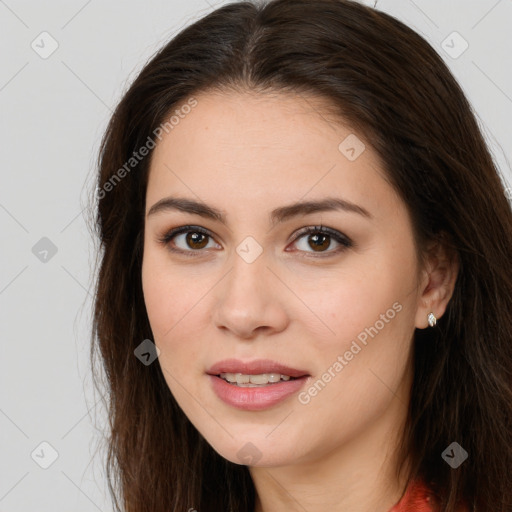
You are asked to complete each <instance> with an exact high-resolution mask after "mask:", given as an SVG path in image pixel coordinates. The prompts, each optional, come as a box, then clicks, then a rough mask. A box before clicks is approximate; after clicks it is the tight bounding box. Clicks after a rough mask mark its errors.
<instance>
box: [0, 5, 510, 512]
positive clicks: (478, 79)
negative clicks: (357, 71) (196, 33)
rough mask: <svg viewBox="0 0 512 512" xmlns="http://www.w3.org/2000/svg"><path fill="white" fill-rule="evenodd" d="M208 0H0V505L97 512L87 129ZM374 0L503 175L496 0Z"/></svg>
mask: <svg viewBox="0 0 512 512" xmlns="http://www.w3.org/2000/svg"><path fill="white" fill-rule="evenodd" d="M224 3H226V2H221V1H216V2H215V1H213V0H208V1H206V0H186V1H185V0H166V1H162V0H149V1H147V0H146V1H142V0H125V1H123V2H121V1H118V2H114V1H111V0H102V1H100V0H89V1H87V0H67V1H60V2H58V1H45V2H37V1H35V0H32V1H23V0H0V56H1V66H0V130H1V131H0V136H1V142H0V148H1V151H0V172H1V186H0V227H1V234H2V250H1V267H0V268H1V270H0V315H1V317H0V328H1V356H0V386H1V387H0V393H1V394H0V432H1V440H0V447H1V454H0V461H1V462H0V464H1V470H0V512H28V511H32V510H37V511H39V512H45V511H51V512H64V511H70V510H73V511H75V512H85V511H96V510H100V511H104V512H107V511H110V510H112V506H111V503H110V498H109V494H108V489H107V487H106V480H105V475H104V470H103V456H104V453H103V452H102V451H101V450H99V451H97V450H96V448H97V446H98V442H99V440H100V439H101V438H102V436H103V434H102V428H104V418H105V411H104V410H103V409H102V407H101V402H99V398H100V397H99V396H98V394H97V393H95V392H94V390H93V388H92V386H91V374H90V368H89V359H88V354H89V345H90V336H89V334H90V323H91V322H90V319H91V304H92V291H91V290H92V288H91V286H92V278H93V276H92V269H93V262H94V259H95V254H94V247H95V245H93V242H92V240H91V238H90V235H89V230H88V228H87V225H86V217H87V209H86V206H87V194H88V193H89V192H90V190H91V183H93V182H94V172H95V161H96V155H97V151H98V145H99V141H100V137H101V135H102V133H103V131H104V129H105V127H106V123H107V121H108V119H109V116H110V114H111V111H112V110H113V108H114V106H115V105H116V103H117V102H118V101H119V99H120V98H121V96H122V94H123V92H124V91H125V90H126V88H127V87H128V85H129V84H130V82H131V81H132V80H133V79H134V77H135V76H136V74H137V72H138V71H139V70H140V69H141V67H142V66H143V65H144V63H145V62H146V61H147V59H148V58H149V57H150V56H151V55H152V54H153V53H154V52H155V51H156V50H157V49H158V48H159V47H160V46H162V44H163V43H164V42H166V41H167V40H169V39H170V38H171V37H172V36H173V35H174V34H175V33H176V32H177V31H178V30H180V29H181V28H183V27H184V26H185V25H188V24H189V23H191V22H193V21H194V20H196V19H198V18H199V17H202V16H203V15H204V14H206V13H207V12H209V11H211V10H212V9H214V8H215V7H218V6H220V5H221V4H224ZM366 3H367V4H368V5H372V6H373V5H374V2H373V1H372V2H370V1H368V2H366ZM377 8H378V9H380V10H383V11H385V12H387V13H389V14H392V15H394V16H395V17H397V18H398V19H400V20H402V21H404V22H405V23H406V24H408V25H409V26H410V27H412V28H414V29H415V30H416V31H418V32H419V33H421V34H422V35H423V36H424V37H426V38H427V40H428V41H429V42H430V43H431V44H432V45H433V46H434V47H435V48H436V50H437V51H438V52H439V54H440V55H441V56H442V57H443V59H444V60H445V61H446V62H447V63H448V65H449V67H450V68H451V70H452V71H453V73H454V74H455V76H456V78H457V79H458V80H459V82H460V84H461V85H462V88H463V89H464V91H465V93H466V94H467V96H468V98H469V100H470V102H471V103H472V105H473V107H474V109H475V111H476V112H477V115H478V117H479V120H480V123H481V126H482V129H483V130H484V134H485V137H486V138H487V140H488V142H489V145H490V147H491V150H492V152H493V154H494V156H495V159H496V162H497V163H498V165H499V167H500V169H501V171H502V173H503V175H504V177H505V178H504V179H505V181H506V182H507V183H508V186H510V185H511V184H512V171H511V168H510V165H509V162H508V159H510V155H511V153H512V130H511V129H510V121H509V119H510V117H511V116H512V66H511V60H510V50H511V48H512V37H511V32H510V26H512V2H511V1H510V0H501V1H498V0H472V1H468V0H449V1H447V0H415V1H413V0H379V2H378V4H377ZM454 32H457V34H454ZM466 46H467V48H466ZM511 195H512V194H511ZM45 467H46V468H45Z"/></svg>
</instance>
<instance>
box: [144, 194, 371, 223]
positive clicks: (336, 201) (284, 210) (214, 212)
mask: <svg viewBox="0 0 512 512" xmlns="http://www.w3.org/2000/svg"><path fill="white" fill-rule="evenodd" d="M173 210H178V211H181V212H185V213H191V214H195V215H200V216H201V217H204V218H207V219H211V220H215V221H218V222H221V223H222V224H227V219H226V216H225V214H224V213H223V212H222V211H220V210H218V209H217V208H214V207H213V206H209V205H207V204H206V203H203V202H199V201H195V200H193V199H187V198H184V197H164V198H163V199H160V200H159V201H158V202H156V203H155V204H154V205H153V206H152V207H151V208H150V209H149V211H148V213H147V217H149V216H150V215H155V214H157V213H161V212H165V211H173ZM339 210H341V211H345V212H350V213H357V214H359V215H362V216H363V217H366V218H368V219H371V218H373V216H372V215H371V213H370V212H369V211H368V210H366V209H365V208H363V207H362V206H359V205H357V204H355V203H351V202H350V201H347V200H345V199H341V198H338V197H326V198H324V199H322V200H317V201H299V202H296V203H293V204H290V205H287V206H281V207H279V208H276V209H274V210H272V212H270V222H271V224H272V225H275V224H277V223H279V222H284V221H286V220H288V219H291V218H293V217H298V216H300V215H308V214H311V213H317V212H327V211H339Z"/></svg>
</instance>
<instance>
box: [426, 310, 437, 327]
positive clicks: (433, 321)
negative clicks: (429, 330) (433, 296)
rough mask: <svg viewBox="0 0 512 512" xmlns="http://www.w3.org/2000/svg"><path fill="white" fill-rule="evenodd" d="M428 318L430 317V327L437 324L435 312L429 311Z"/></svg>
mask: <svg viewBox="0 0 512 512" xmlns="http://www.w3.org/2000/svg"><path fill="white" fill-rule="evenodd" d="M427 319H428V325H429V326H430V327H434V325H436V324H437V318H436V315H434V313H429V314H428V316H427Z"/></svg>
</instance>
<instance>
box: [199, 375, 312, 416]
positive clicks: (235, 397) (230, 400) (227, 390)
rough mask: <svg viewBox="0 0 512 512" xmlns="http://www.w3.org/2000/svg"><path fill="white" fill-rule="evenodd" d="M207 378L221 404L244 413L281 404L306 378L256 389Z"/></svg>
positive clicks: (217, 378)
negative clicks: (223, 403) (241, 410)
mask: <svg viewBox="0 0 512 512" xmlns="http://www.w3.org/2000/svg"><path fill="white" fill-rule="evenodd" d="M208 377H209V378H210V381H211V383H212V386H213V390H214V391H215V393H216V394H217V396H218V397H219V398H220V399H221V400H222V401H223V402H225V403H227V404H228V405H231V406H233V407H236V408H237V409H243V410H245V411H261V410H263V409H267V408H268V407H271V406H273V405H275V404H277V403H279V402H281V401H282V400H284V399H285V398H288V397H289V396H290V395H293V394H294V393H297V392H298V391H299V390H300V388H302V387H303V386H304V384H305V382H306V380H307V378H308V377H307V376H304V377H300V378H297V379H293V380H287V381H284V380H283V381H281V382H277V383H275V384H268V385H266V386H261V387H257V388H244V387H240V386H237V385H235V384H229V383H228V382H226V381H225V380H224V379H221V378H220V377H217V376H216V375H208Z"/></svg>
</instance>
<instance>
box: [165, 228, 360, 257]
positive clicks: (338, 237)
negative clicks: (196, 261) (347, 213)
mask: <svg viewBox="0 0 512 512" xmlns="http://www.w3.org/2000/svg"><path fill="white" fill-rule="evenodd" d="M183 233H201V234H203V235H206V236H208V237H210V238H214V237H213V236H212V234H211V233H210V232H209V231H208V230H206V229H204V228H201V227H199V226H191V225H187V226H181V227H178V228H174V229H171V230H170V231H168V232H167V233H165V234H164V235H163V236H162V237H160V238H158V242H159V243H161V244H163V245H164V246H166V247H167V248H168V249H169V250H170V251H171V252H174V253H179V254H183V255H185V256H187V257H193V258H194V257H197V256H199V254H198V253H201V252H203V250H202V249H195V250H194V249H191V250H188V251H186V250H183V249H176V248H174V247H171V245H170V242H171V240H172V239H173V238H174V237H176V236H178V235H181V234H183ZM309 234H322V235H327V236H329V237H331V238H333V239H334V240H335V241H336V242H338V243H339V244H340V245H341V247H338V248H337V249H334V250H330V251H324V252H319V253H315V252H312V253H310V252H309V251H302V252H306V253H307V254H308V256H305V257H313V258H327V257H330V256H333V255H335V254H339V253H340V252H342V251H344V250H346V249H348V248H350V247H353V245H354V244H353V242H352V240H350V238H348V237H347V236H345V235H344V234H342V233H340V232H339V231H336V230H334V229H331V228H328V227H325V226H322V225H320V226H308V227H306V228H304V229H301V230H299V233H298V234H297V236H296V237H295V238H294V239H293V241H292V243H295V242H297V241H298V240H299V239H301V238H302V237H304V236H305V235H309Z"/></svg>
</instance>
